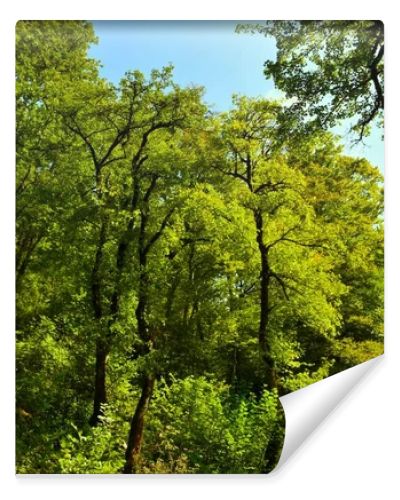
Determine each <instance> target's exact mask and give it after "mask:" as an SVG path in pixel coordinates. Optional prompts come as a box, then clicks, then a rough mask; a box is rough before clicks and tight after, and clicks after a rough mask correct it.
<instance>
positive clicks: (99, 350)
mask: <svg viewBox="0 0 400 500" xmlns="http://www.w3.org/2000/svg"><path fill="white" fill-rule="evenodd" d="M107 357H108V349H107V347H106V345H105V344H104V343H103V342H100V341H98V342H97V345H96V369H95V382H94V398H93V413H92V416H91V417H90V420H89V424H90V425H91V426H93V427H95V426H96V425H98V424H99V423H100V420H101V419H100V417H101V415H102V414H103V405H104V404H106V403H107V393H106V366H107Z"/></svg>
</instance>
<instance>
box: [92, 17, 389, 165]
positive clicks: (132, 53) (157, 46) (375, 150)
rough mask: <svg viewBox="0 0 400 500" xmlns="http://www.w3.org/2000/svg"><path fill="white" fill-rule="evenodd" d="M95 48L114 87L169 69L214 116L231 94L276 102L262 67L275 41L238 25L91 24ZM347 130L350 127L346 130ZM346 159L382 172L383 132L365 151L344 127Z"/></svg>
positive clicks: (368, 142)
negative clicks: (201, 96)
mask: <svg viewBox="0 0 400 500" xmlns="http://www.w3.org/2000/svg"><path fill="white" fill-rule="evenodd" d="M93 24H94V28H95V31H96V34H97V36H98V37H99V43H98V45H96V46H93V47H92V48H91V50H90V54H91V56H92V57H95V58H96V59H98V60H100V62H101V64H102V66H103V67H102V70H101V72H102V75H103V76H105V77H106V78H108V79H109V80H111V81H113V82H114V83H118V82H119V80H120V78H121V77H122V76H123V75H124V73H125V72H126V71H128V70H132V69H139V70H140V71H142V72H143V73H145V74H146V75H148V74H149V72H150V71H151V70H152V69H154V68H161V67H162V66H165V65H168V64H170V63H172V64H173V65H174V67H175V70H174V80H175V81H176V82H177V83H179V84H180V85H190V84H194V85H200V86H204V88H205V100H206V102H207V103H208V104H209V105H211V106H212V109H213V110H214V111H224V110H226V109H229V107H230V106H231V97H232V94H233V93H239V94H245V95H247V96H252V97H256V96H264V97H275V96H276V95H277V93H276V91H275V89H274V84H273V81H267V80H266V79H265V77H264V75H263V63H264V61H265V60H266V59H269V58H271V59H274V58H275V43H274V40H273V39H270V38H265V37H264V36H261V35H250V34H240V35H239V34H236V33H235V26H236V24H237V21H207V22H202V21H184V22H180V21H170V22H168V21H94V22H93ZM347 128H348V127H347ZM340 130H341V133H343V135H344V137H343V144H344V145H345V150H346V152H347V153H348V154H351V155H352V156H365V157H366V158H368V159H369V161H370V162H371V163H373V164H374V165H377V166H379V167H380V168H381V169H382V170H383V163H384V148H383V142H382V141H381V131H380V130H374V131H373V133H372V135H371V137H370V138H368V139H366V140H365V145H362V144H359V145H357V146H356V147H351V139H352V138H353V137H351V136H346V134H344V131H345V130H346V127H345V126H344V127H342V128H341V129H340Z"/></svg>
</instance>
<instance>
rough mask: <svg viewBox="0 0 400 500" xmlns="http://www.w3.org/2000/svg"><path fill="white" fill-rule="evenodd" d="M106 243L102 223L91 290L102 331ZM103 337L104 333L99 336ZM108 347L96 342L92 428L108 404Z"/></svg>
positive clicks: (100, 341)
mask: <svg viewBox="0 0 400 500" xmlns="http://www.w3.org/2000/svg"><path fill="white" fill-rule="evenodd" d="M105 242H106V223H105V221H102V223H101V228H100V234H99V242H98V244H97V250H96V256H95V261H94V264H93V269H92V278H91V290H92V306H93V313H94V318H95V320H96V321H97V324H98V325H99V328H100V329H101V324H100V323H101V319H102V317H103V305H102V297H101V295H102V281H101V263H102V260H103V249H104V245H105ZM99 333H100V335H102V332H98V334H99ZM107 355H108V349H107V346H106V344H105V342H104V340H102V339H101V338H98V339H97V341H96V368H95V380H94V396H93V413H92V416H91V417H90V419H89V423H90V425H92V426H96V425H97V424H98V423H99V422H100V415H101V412H102V405H103V404H105V403H107V393H106V365H107Z"/></svg>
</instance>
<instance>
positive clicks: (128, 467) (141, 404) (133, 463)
mask: <svg viewBox="0 0 400 500" xmlns="http://www.w3.org/2000/svg"><path fill="white" fill-rule="evenodd" d="M153 388H154V376H153V375H147V376H146V377H145V379H144V381H143V385H142V393H141V395H140V399H139V401H138V404H137V406H136V410H135V413H134V415H133V417H132V421H131V428H130V432H129V437H128V445H127V449H126V453H125V466H124V470H123V472H124V474H135V473H137V472H138V465H139V459H140V450H141V448H142V442H143V430H144V419H145V415H146V411H147V408H148V405H149V401H150V398H151V395H152V393H153Z"/></svg>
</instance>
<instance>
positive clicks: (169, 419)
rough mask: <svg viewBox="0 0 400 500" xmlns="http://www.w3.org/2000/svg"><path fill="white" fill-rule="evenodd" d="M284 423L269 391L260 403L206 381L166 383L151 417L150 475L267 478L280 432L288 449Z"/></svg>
mask: <svg viewBox="0 0 400 500" xmlns="http://www.w3.org/2000/svg"><path fill="white" fill-rule="evenodd" d="M282 419H283V416H282V409H281V406H280V403H279V401H278V398H277V394H274V393H269V392H268V391H264V392H263V393H262V395H261V396H260V398H259V399H256V398H255V397H254V396H251V397H248V398H246V397H244V396H240V395H235V394H232V393H230V391H229V387H228V386H227V385H225V384H222V383H220V382H218V381H215V380H211V381H209V380H207V379H205V378H203V377H199V378H194V377H188V378H185V379H183V380H173V381H172V383H171V384H167V383H166V382H163V383H162V384H161V386H160V387H159V388H158V389H157V391H156V393H155V395H154V399H153V400H152V403H151V409H150V411H149V424H148V429H147V433H148V435H147V436H146V448H145V450H144V460H146V458H147V457H150V460H149V462H150V463H149V465H144V471H145V472H154V471H155V470H157V469H159V468H160V467H163V468H165V471H167V470H168V472H181V471H182V468H183V467H184V470H185V472H191V473H194V472H197V473H213V474H221V473H229V474H244V473H260V472H264V471H265V468H266V466H267V462H266V460H268V459H266V457H265V453H266V449H267V447H268V444H269V441H270V440H271V439H272V437H273V436H274V433H275V432H276V428H277V427H279V432H280V443H281V445H282V444H283V433H282V427H281V421H282ZM282 422H283V421H282ZM154 457H156V460H155V463H154V465H153V464H152V462H151V461H152V460H154ZM183 464H184V465H183ZM273 465H275V464H273ZM153 467H154V468H155V469H153ZM271 468H272V467H271Z"/></svg>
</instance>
